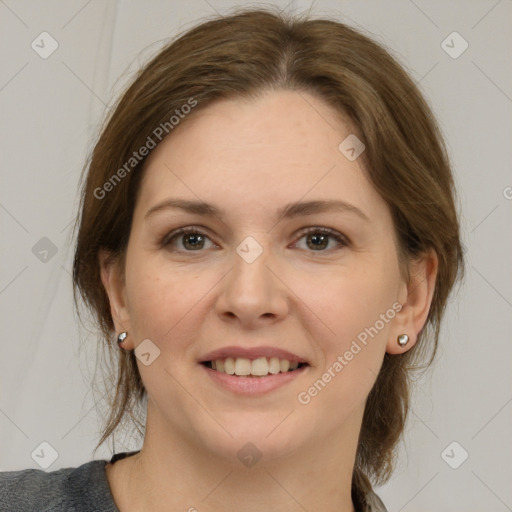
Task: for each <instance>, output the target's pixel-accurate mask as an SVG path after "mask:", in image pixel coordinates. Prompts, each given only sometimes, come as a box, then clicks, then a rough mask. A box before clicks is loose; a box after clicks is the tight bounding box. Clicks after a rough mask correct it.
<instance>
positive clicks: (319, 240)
mask: <svg viewBox="0 0 512 512" xmlns="http://www.w3.org/2000/svg"><path fill="white" fill-rule="evenodd" d="M302 238H306V244H307V248H308V249H311V250H312V251H313V252H327V251H325V250H324V249H325V248H326V247H328V245H329V241H330V240H335V241H336V242H338V245H339V246H341V247H346V246H347V245H348V244H349V242H348V240H347V238H346V237H345V236H343V235H342V234H341V233H338V232H337V231H334V230H333V229H331V228H321V227H312V228H308V229H307V231H305V232H303V233H302V236H301V238H300V239H302Z"/></svg>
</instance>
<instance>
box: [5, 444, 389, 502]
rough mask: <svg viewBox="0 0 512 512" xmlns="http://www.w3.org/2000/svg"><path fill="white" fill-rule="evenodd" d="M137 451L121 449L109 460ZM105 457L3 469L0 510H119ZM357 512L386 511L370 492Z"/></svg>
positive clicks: (112, 460)
mask: <svg viewBox="0 0 512 512" xmlns="http://www.w3.org/2000/svg"><path fill="white" fill-rule="evenodd" d="M133 453H136V452H129V453H126V452H124V453H118V454H116V455H114V456H113V457H112V459H111V461H110V462H115V461H116V460H119V459H122V458H124V457H127V456H129V455H132V454H133ZM106 463H107V461H106V460H93V461H90V462H87V463H85V464H82V465H81V466H79V467H76V468H63V469H58V470H57V471H49V472H46V471H43V470H41V469H24V470H21V471H6V472H3V473H0V511H1V512H4V511H5V512H7V511H8V512H119V509H118V508H117V507H116V504H115V502H114V498H113V497H112V493H111V492H110V486H109V483H108V480H107V475H106V473H105V465H106ZM354 504H355V507H356V510H357V512H386V508H385V507H384V505H383V503H382V501H381V500H380V499H379V498H378V497H377V495H376V494H374V493H373V492H370V493H368V494H367V495H366V498H365V499H363V500H362V501H360V500H354Z"/></svg>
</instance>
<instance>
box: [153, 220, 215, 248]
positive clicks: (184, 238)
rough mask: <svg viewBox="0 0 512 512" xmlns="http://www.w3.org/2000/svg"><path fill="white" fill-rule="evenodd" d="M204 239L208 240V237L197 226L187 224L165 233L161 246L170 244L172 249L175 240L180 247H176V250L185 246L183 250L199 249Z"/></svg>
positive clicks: (202, 246)
mask: <svg viewBox="0 0 512 512" xmlns="http://www.w3.org/2000/svg"><path fill="white" fill-rule="evenodd" d="M205 240H210V238H209V237H208V236H207V235H206V234H205V233H203V232H202V231H201V229H200V228H199V227H196V226H187V227H184V228H180V229H177V230H175V231H173V232H172V233H170V234H169V235H167V236H166V237H165V238H164V239H163V240H162V246H163V247H169V246H171V249H172V248H173V247H172V246H175V245H176V244H175V242H179V243H180V245H181V248H178V249H176V250H177V251H180V250H183V249H182V248H185V249H184V251H185V252H192V251H200V250H201V249H203V248H204V244H205ZM210 242H211V240H210ZM212 243H213V242H212Z"/></svg>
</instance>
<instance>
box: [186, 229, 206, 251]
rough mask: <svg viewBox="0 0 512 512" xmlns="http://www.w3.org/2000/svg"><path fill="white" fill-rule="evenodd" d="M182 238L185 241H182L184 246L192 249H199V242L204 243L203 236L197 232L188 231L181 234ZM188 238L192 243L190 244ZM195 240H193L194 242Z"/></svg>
mask: <svg viewBox="0 0 512 512" xmlns="http://www.w3.org/2000/svg"><path fill="white" fill-rule="evenodd" d="M183 240H184V241H185V242H184V244H183V245H184V246H185V247H187V248H192V249H198V248H199V249H200V248H201V247H202V245H201V243H203V244H204V237H203V236H202V235H201V234H199V233H189V234H186V235H184V236H183ZM190 240H192V244H191V245H189V244H190ZM194 240H195V242H194Z"/></svg>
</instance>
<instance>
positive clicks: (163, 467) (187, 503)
mask: <svg viewBox="0 0 512 512" xmlns="http://www.w3.org/2000/svg"><path fill="white" fill-rule="evenodd" d="M162 427H163V425H162V424H159V422H158V420H157V417H156V415H151V407H149V406H148V421H147V427H146V436H145V439H144V445H143V447H142V449H141V451H140V453H139V454H137V455H134V456H132V457H129V458H128V459H125V460H126V465H125V468H124V471H123V473H124V474H123V476H122V478H121V477H120V480H121V481H122V484H121V485H122V486H123V487H124V490H120V492H119V493H118V496H124V498H123V499H125V500H126V501H125V502H124V503H126V505H125V506H122V507H121V506H120V509H121V511H122V512H124V511H125V510H127V511H130V510H137V511H146V510H148V511H149V510H151V511H154V512H158V511H163V510H184V511H188V512H217V511H219V510H223V511H226V512H231V511H235V510H240V508H241V506H243V510H244V511H246V512H256V511H261V510H273V511H276V512H285V511H286V512H289V511H290V510H297V511H301V512H302V511H304V510H323V511H325V512H335V511H336V512H340V511H341V512H354V506H353V503H352V498H351V484H352V471H353V467H354V460H355V452H356V447H357V435H358V433H359V427H360V418H358V419H357V421H356V425H350V426H347V427H346V428H344V429H342V431H341V432H336V433H333V434H332V435H331V436H330V438H328V439H326V438H325V437H323V438H322V439H319V440H317V442H316V443H312V444H311V445H308V446H301V448H300V450H296V451H295V452H294V453H291V454H288V455H287V456H285V457H279V458H275V459H273V460H265V459H266V457H262V458H261V460H259V461H258V462H256V463H255V464H254V465H251V463H250V459H248V463H247V465H244V464H242V463H241V462H239V461H238V460H236V462H233V459H229V458H222V457H219V456H213V455H212V454H211V453H208V452H206V451H205V450H204V449H203V450H201V449H200V448H201V447H200V445H199V443H198V442H197V440H195V442H194V439H188V438H187V437H186V436H184V437H182V436H176V435H175V434H174V435H172V434H170V433H169V432H168V431H167V430H166V429H164V428H162ZM354 427H355V428H354ZM349 432H351V435H349V436H348V437H347V434H348V433H349ZM248 453H250V450H248ZM119 462H122V461H119ZM119 462H117V463H116V464H119ZM114 496H115V495H114ZM128 496H129V498H128ZM116 502H117V498H116ZM122 504H123V503H118V505H122Z"/></svg>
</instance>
